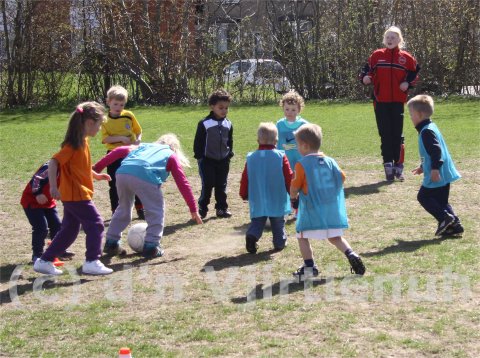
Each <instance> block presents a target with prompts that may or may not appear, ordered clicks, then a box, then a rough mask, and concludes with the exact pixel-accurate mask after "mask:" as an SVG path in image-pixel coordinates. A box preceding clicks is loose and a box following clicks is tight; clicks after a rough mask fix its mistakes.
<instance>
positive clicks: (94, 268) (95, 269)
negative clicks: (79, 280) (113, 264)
mask: <svg viewBox="0 0 480 358" xmlns="http://www.w3.org/2000/svg"><path fill="white" fill-rule="evenodd" d="M82 271H83V273H86V274H88V275H108V274H110V273H112V272H113V270H112V269H111V268H108V267H106V266H105V265H104V264H103V263H101V262H100V260H94V261H85V262H84V263H83V266H82Z"/></svg>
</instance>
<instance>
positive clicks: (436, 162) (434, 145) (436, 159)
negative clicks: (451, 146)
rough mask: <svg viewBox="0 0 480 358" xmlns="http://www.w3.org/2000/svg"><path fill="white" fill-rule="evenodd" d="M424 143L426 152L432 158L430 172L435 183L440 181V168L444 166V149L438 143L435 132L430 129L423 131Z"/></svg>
mask: <svg viewBox="0 0 480 358" xmlns="http://www.w3.org/2000/svg"><path fill="white" fill-rule="evenodd" d="M421 135H422V142H423V146H424V147H425V151H426V152H427V154H428V155H429V156H430V160H431V163H432V170H431V172H430V178H431V179H432V181H433V182H437V181H439V180H440V171H439V169H440V167H441V166H442V165H443V160H442V147H441V145H440V142H439V141H438V138H437V136H436V135H435V132H434V131H432V130H430V129H425V130H423V131H422V134H421Z"/></svg>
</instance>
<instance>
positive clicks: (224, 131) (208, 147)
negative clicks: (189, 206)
mask: <svg viewBox="0 0 480 358" xmlns="http://www.w3.org/2000/svg"><path fill="white" fill-rule="evenodd" d="M193 151H194V156H195V159H197V161H198V170H199V173H200V178H201V180H202V192H201V194H200V198H199V199H198V206H199V210H200V211H204V212H207V211H208V204H210V197H211V196H212V190H213V188H215V201H216V204H215V209H217V210H226V209H227V208H228V204H227V177H228V172H229V170H230V158H231V157H233V126H232V122H230V120H229V119H228V118H221V119H216V118H215V117H214V115H213V112H210V114H209V115H208V116H207V117H205V118H204V119H203V120H201V121H200V122H199V123H198V126H197V132H196V134H195V140H194V143H193Z"/></svg>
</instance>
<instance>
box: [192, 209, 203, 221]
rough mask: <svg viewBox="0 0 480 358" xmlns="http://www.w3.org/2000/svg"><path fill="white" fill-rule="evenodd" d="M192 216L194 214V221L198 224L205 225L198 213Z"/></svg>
mask: <svg viewBox="0 0 480 358" xmlns="http://www.w3.org/2000/svg"><path fill="white" fill-rule="evenodd" d="M191 214H192V219H193V220H195V221H196V223H197V224H203V221H202V218H201V217H200V215H199V214H198V211H196V212H194V213H191Z"/></svg>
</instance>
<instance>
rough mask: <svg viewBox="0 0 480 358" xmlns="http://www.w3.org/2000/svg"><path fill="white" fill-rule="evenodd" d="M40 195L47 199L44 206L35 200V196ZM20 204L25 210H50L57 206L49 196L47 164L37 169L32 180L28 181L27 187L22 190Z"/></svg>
mask: <svg viewBox="0 0 480 358" xmlns="http://www.w3.org/2000/svg"><path fill="white" fill-rule="evenodd" d="M40 194H43V195H45V196H46V197H47V202H46V203H45V204H39V203H38V202H37V200H36V199H35V198H36V196H37V195H40ZM20 204H21V205H22V206H23V207H24V208H25V209H28V208H30V209H51V208H54V207H55V206H56V205H57V203H56V201H55V199H53V198H52V196H51V195H50V183H49V181H48V162H47V163H45V164H43V165H42V166H41V167H40V168H38V170H37V171H36V173H35V174H34V175H33V177H32V179H30V181H29V182H28V184H27V186H26V187H25V189H24V190H23V193H22V198H21V200H20Z"/></svg>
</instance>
